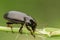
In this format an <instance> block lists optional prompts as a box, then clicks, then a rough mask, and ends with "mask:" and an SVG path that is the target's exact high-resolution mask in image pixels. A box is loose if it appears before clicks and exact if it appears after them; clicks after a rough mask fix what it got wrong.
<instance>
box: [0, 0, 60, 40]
mask: <svg viewBox="0 0 60 40" xmlns="http://www.w3.org/2000/svg"><path fill="white" fill-rule="evenodd" d="M10 10H17V11H21V12H24V13H26V14H28V15H31V16H32V17H33V18H35V19H36V21H37V23H38V26H37V28H41V27H42V26H46V25H48V26H47V27H56V28H60V0H0V26H6V24H5V23H6V20H5V19H4V18H3V15H4V14H5V13H6V12H8V11H10ZM23 35H24V36H22V35H21V34H20V36H19V39H18V40H20V39H21V40H23V39H24V40H25V38H26V35H25V34H23ZM16 36H17V33H14V34H13V33H11V32H8V33H7V32H3V31H0V40H14V39H15V38H16ZM29 36H30V35H28V36H27V37H29ZM26 40H27V39H26ZM29 40H33V39H32V38H29ZM37 40H40V39H39V38H37ZM46 40H60V37H50V38H49V37H48V38H47V39H46Z"/></svg>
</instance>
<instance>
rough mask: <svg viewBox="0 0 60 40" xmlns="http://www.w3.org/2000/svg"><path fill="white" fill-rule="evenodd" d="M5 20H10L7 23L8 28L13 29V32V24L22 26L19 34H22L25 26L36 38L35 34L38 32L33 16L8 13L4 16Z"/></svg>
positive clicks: (17, 12)
mask: <svg viewBox="0 0 60 40" xmlns="http://www.w3.org/2000/svg"><path fill="white" fill-rule="evenodd" d="M4 19H6V20H8V21H7V22H6V24H7V26H8V27H10V28H11V31H12V32H13V28H12V26H11V24H21V27H20V28H19V32H20V33H21V34H22V28H23V26H24V24H25V26H26V28H27V29H28V30H29V31H30V33H31V35H32V36H33V37H35V35H34V32H35V30H36V26H37V23H36V20H35V19H33V18H32V17H31V16H29V15H27V14H25V13H23V12H20V11H8V12H6V13H5V14H4Z"/></svg>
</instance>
